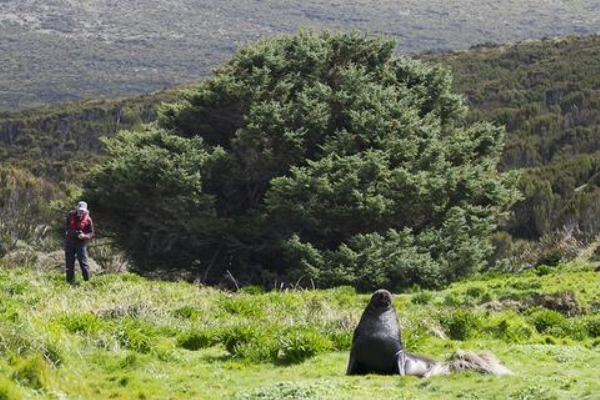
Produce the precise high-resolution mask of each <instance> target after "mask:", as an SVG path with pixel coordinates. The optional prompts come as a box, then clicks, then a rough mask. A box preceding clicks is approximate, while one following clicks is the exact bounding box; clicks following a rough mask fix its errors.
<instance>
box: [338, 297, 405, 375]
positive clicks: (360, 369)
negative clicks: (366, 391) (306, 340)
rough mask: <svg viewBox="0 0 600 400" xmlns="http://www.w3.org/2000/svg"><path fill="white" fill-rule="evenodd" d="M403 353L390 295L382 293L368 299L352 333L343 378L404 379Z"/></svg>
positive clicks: (398, 326) (396, 318)
mask: <svg viewBox="0 0 600 400" xmlns="http://www.w3.org/2000/svg"><path fill="white" fill-rule="evenodd" d="M403 356H404V350H403V346H402V339H401V337H400V325H399V323H398V316H397V315H396V310H395V309H394V305H393V304H392V294H391V293H390V292H388V291H387V290H385V289H380V290H377V291H376V292H375V293H373V295H372V296H371V300H370V301H369V304H368V305H367V307H366V308H365V311H364V312H363V314H362V316H361V317H360V322H359V323H358V326H357V327H356V329H355V330H354V337H353V338H352V348H351V350H350V360H349V361H348V368H347V370H346V374H347V375H364V374H368V373H375V374H382V375H393V374H400V375H404V361H405V360H404V357H403Z"/></svg>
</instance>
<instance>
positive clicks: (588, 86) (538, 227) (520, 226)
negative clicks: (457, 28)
mask: <svg viewBox="0 0 600 400" xmlns="http://www.w3.org/2000/svg"><path fill="white" fill-rule="evenodd" d="M599 46H600V37H598V36H589V37H582V38H575V37H569V38H564V39H548V40H544V41H540V42H533V43H527V44H520V45H506V46H501V47H484V48H481V49H478V50H475V51H472V52H469V53H462V54H450V55H446V56H442V57H437V58H435V60H436V61H442V62H444V63H448V64H449V65H450V66H451V68H452V70H453V72H454V76H455V77H456V79H455V81H454V88H455V89H456V90H457V91H459V92H461V93H465V94H466V96H467V98H468V100H469V101H470V103H471V104H472V106H473V107H472V108H471V113H470V116H469V118H468V120H481V119H485V120H489V121H495V122H497V123H500V124H502V125H505V126H506V129H507V140H506V147H505V149H504V152H503V156H502V163H501V164H502V169H523V171H524V173H523V176H522V179H521V181H520V184H519V189H520V191H521V192H522V193H523V195H524V197H525V200H524V201H522V202H520V203H519V204H517V205H516V206H515V208H514V215H513V217H512V218H511V221H510V222H509V224H508V229H509V232H510V233H511V234H513V235H515V236H517V237H522V238H528V239H538V238H540V237H542V236H543V235H544V234H548V233H551V232H552V231H554V230H560V229H562V228H563V226H565V225H566V226H568V227H570V228H571V229H572V228H574V227H575V228H577V229H578V231H579V232H578V235H579V237H580V238H582V239H584V240H589V239H590V237H593V236H595V235H596V234H597V233H598V232H599V228H600V208H599V206H598V204H600V202H598V197H599V196H600V194H599V193H600V192H599V189H598V188H599V186H598V185H599V182H598V179H597V177H598V172H600V153H599V150H600V147H599V144H600V130H598V125H599V123H600V112H598V110H599V109H600V108H599V105H600V93H599V92H598V90H597V82H596V77H597V76H598V74H599V73H600V62H599V58H598V48H599ZM547 261H550V262H552V260H550V259H549V260H547Z"/></svg>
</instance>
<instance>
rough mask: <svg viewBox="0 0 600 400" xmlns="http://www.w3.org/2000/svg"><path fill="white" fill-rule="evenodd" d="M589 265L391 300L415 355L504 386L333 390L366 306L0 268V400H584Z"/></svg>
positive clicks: (593, 283) (444, 382)
mask: <svg viewBox="0 0 600 400" xmlns="http://www.w3.org/2000/svg"><path fill="white" fill-rule="evenodd" d="M593 268H594V266H592V265H567V266H560V267H558V268H556V269H550V268H548V267H540V268H537V269H536V270H532V271H530V272H528V273H527V274H521V275H516V276H495V277H482V278H477V279H473V280H471V281H466V282H461V283H458V284H455V285H453V286H451V287H450V288H449V289H447V290H444V291H441V292H418V293H413V294H404V295H398V296H396V297H395V306H396V309H397V310H398V314H399V317H400V320H401V325H402V327H403V336H404V340H405V342H406V344H407V346H408V348H409V349H410V350H411V351H413V352H418V353H422V354H428V355H431V356H434V357H436V358H443V357H445V356H448V355H449V354H450V353H451V352H452V351H453V350H455V349H472V350H481V349H489V350H492V351H493V352H494V353H495V354H496V355H497V356H498V357H499V358H500V359H501V360H502V361H503V362H504V363H505V364H506V365H507V366H509V367H510V368H511V369H512V370H513V371H514V372H515V376H511V377H491V376H482V375H478V374H474V373H463V374H457V375H453V376H448V377H434V378H431V379H427V380H419V379H416V378H407V377H404V378H401V377H398V376H390V377H383V376H366V377H346V376H345V375H344V371H345V367H346V362H347V357H348V348H349V344H350V340H351V332H352V330H353V329H354V326H355V325H356V323H357V321H358V318H359V317H360V314H361V312H362V309H363V307H364V306H365V304H366V302H367V301H368V296H366V295H357V294H355V293H354V291H353V290H351V289H349V288H338V289H334V290H328V291H321V290H314V291H293V290H290V291H273V292H269V293H259V292H258V291H257V290H252V289H251V288H248V289H246V290H245V291H243V292H240V293H236V294H233V293H227V292H221V291H217V290H214V289H209V288H204V287H199V286H196V285H191V284H187V283H166V282H154V281H148V280H144V279H143V278H140V277H137V276H133V275H128V274H124V275H105V276H98V277H95V278H94V279H93V280H92V281H91V282H89V283H84V284H81V285H78V286H74V287H72V286H69V285H67V284H66V283H64V281H63V277H62V275H61V274H58V273H54V272H40V271H32V270H31V269H28V268H15V267H14V266H12V265H10V266H9V265H6V263H5V264H4V265H3V266H2V267H1V268H0V398H1V399H6V400H15V399H34V398H35V399H38V398H39V399H56V398H77V399H97V398H114V399H257V400H258V399H340V398H344V399H363V398H365V397H369V398H372V399H388V398H393V399H440V398H443V399H459V398H462V399H465V398H467V399H479V400H484V399H490V400H492V399H497V400H500V399H502V400H504V399H511V400H554V399H574V398H577V399H590V400H592V399H598V393H599V392H600V383H599V382H598V379H597V378H598V377H597V368H596V367H595V366H597V365H598V363H600V315H598V310H599V309H600V280H599V279H598V272H594V271H593Z"/></svg>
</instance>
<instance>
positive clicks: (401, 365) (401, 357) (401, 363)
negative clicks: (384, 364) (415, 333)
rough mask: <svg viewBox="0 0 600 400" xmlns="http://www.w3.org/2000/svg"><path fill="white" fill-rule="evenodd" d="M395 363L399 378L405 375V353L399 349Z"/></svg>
mask: <svg viewBox="0 0 600 400" xmlns="http://www.w3.org/2000/svg"><path fill="white" fill-rule="evenodd" d="M396 362H397V363H398V373H399V374H400V376H404V375H406V353H405V352H404V350H402V349H400V350H399V351H398V352H397V353H396Z"/></svg>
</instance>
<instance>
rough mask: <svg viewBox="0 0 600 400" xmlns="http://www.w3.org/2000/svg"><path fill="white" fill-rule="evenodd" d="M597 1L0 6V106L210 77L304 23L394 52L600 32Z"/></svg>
mask: <svg viewBox="0 0 600 400" xmlns="http://www.w3.org/2000/svg"><path fill="white" fill-rule="evenodd" d="M599 7H600V4H599V3H598V2H597V1H585V0H571V1H569V2H566V3H565V2H558V1H545V0H532V1H527V2H522V1H514V0H503V1H492V0H485V1H475V0H461V1H459V2H452V3H449V2H446V1H443V0H427V1H415V0H411V1H403V2H397V1H393V0H380V1H376V2H375V1H368V0H345V1H333V2H327V1H322V0H307V1H302V2H289V1H283V0H269V1H252V2H240V1H235V0H220V1H214V0H202V1H190V0H172V1H169V2H168V3H166V2H164V1H160V0H143V1H142V0H128V1H120V2H115V1H112V0H95V1H79V0H78V1H74V0H45V1H38V0H4V1H2V2H0V111H2V110H15V109H20V108H23V107H33V106H39V105H44V104H48V103H54V102H62V101H68V100H76V99H81V98H89V97H94V98H115V97H119V96H124V95H132V94H137V93H142V92H149V91H153V90H160V89H163V88H165V87H168V86H172V85H174V84H178V83H184V82H191V81H196V80H198V79H200V78H201V77H206V76H208V75H209V74H210V70H211V68H213V67H214V66H216V65H218V64H220V63H222V62H223V61H225V60H226V59H227V58H229V57H230V56H231V55H232V54H233V53H234V51H235V49H236V48H238V47H239V46H240V45H243V44H244V43H247V42H249V41H254V40H256V39H258V38H265V37H270V36H273V35H275V34H280V33H286V32H293V31H295V30H297V29H298V28H300V27H311V28H317V29H334V30H341V29H344V30H349V29H360V30H365V31H367V32H371V33H374V34H383V35H386V36H391V37H396V38H398V39H399V50H400V51H402V52H422V51H429V50H448V49H464V48H468V47H469V46H472V45H476V44H481V43H489V42H492V43H503V42H506V41H514V40H524V39H540V38H542V37H546V36H558V35H561V36H562V35H568V34H588V33H594V32H598V31H599V30H600V21H599V20H598V19H597V18H596V17H595V15H596V14H597V13H598V11H599V10H600V8H599Z"/></svg>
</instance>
